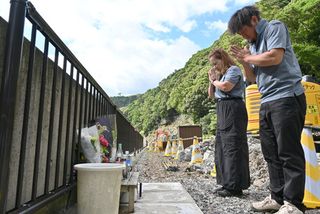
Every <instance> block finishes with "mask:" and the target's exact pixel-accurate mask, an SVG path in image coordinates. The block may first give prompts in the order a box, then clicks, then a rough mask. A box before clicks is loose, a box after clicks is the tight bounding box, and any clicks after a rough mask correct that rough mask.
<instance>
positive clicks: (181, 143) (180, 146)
mask: <svg viewBox="0 0 320 214" xmlns="http://www.w3.org/2000/svg"><path fill="white" fill-rule="evenodd" d="M183 151H184V147H183V141H182V140H181V139H180V140H179V145H178V149H177V154H176V156H175V157H174V159H175V160H180V153H181V152H183Z"/></svg>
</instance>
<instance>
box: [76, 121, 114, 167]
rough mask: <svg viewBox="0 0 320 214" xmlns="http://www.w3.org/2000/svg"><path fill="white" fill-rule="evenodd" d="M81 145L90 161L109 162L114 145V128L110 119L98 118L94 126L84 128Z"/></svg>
mask: <svg viewBox="0 0 320 214" xmlns="http://www.w3.org/2000/svg"><path fill="white" fill-rule="evenodd" d="M80 145H81V148H82V151H83V154H84V156H85V158H86V159H87V160H88V161H89V162H91V163H101V162H102V163H107V162H109V160H110V151H111V147H112V130H111V125H110V122H109V120H108V119H107V118H98V119H97V120H96V124H95V125H94V126H91V127H89V128H83V129H82V130H81V142H80Z"/></svg>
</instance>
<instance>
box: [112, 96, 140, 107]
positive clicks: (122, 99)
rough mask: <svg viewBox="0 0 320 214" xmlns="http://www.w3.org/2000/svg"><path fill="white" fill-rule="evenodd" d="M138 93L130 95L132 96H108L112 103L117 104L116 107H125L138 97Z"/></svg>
mask: <svg viewBox="0 0 320 214" xmlns="http://www.w3.org/2000/svg"><path fill="white" fill-rule="evenodd" d="M139 96H140V95H139V94H138V95H132V96H121V95H119V96H114V97H110V98H111V100H112V101H113V103H114V104H116V105H117V107H118V108H122V107H126V106H128V105H129V104H130V103H132V102H133V101H135V100H136V99H138V97H139Z"/></svg>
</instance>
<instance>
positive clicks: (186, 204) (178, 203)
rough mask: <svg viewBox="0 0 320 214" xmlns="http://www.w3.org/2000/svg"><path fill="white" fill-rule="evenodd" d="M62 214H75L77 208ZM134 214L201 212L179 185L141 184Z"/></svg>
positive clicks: (74, 207)
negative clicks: (140, 192)
mask: <svg viewBox="0 0 320 214" xmlns="http://www.w3.org/2000/svg"><path fill="white" fill-rule="evenodd" d="M64 213H67V214H76V213H77V206H76V205H75V206H73V207H71V208H69V209H68V210H67V211H66V212H64ZM119 213H122V211H121V208H120V210H119ZM134 213H135V214H202V211H201V210H200V208H199V207H198V206H197V205H196V203H195V202H194V200H193V199H192V197H191V196H190V195H189V193H188V192H187V191H186V190H185V189H184V188H183V186H182V184H180V183H143V184H142V197H141V198H139V199H138V200H137V201H136V202H135V204H134Z"/></svg>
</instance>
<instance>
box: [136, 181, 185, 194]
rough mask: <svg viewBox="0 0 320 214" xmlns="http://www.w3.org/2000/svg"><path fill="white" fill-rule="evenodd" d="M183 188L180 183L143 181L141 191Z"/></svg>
mask: <svg viewBox="0 0 320 214" xmlns="http://www.w3.org/2000/svg"><path fill="white" fill-rule="evenodd" d="M170 190H173V191H175V190H180V191H181V190H185V189H184V188H183V186H182V185H181V184H180V183H143V184H142V192H147V191H170Z"/></svg>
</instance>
